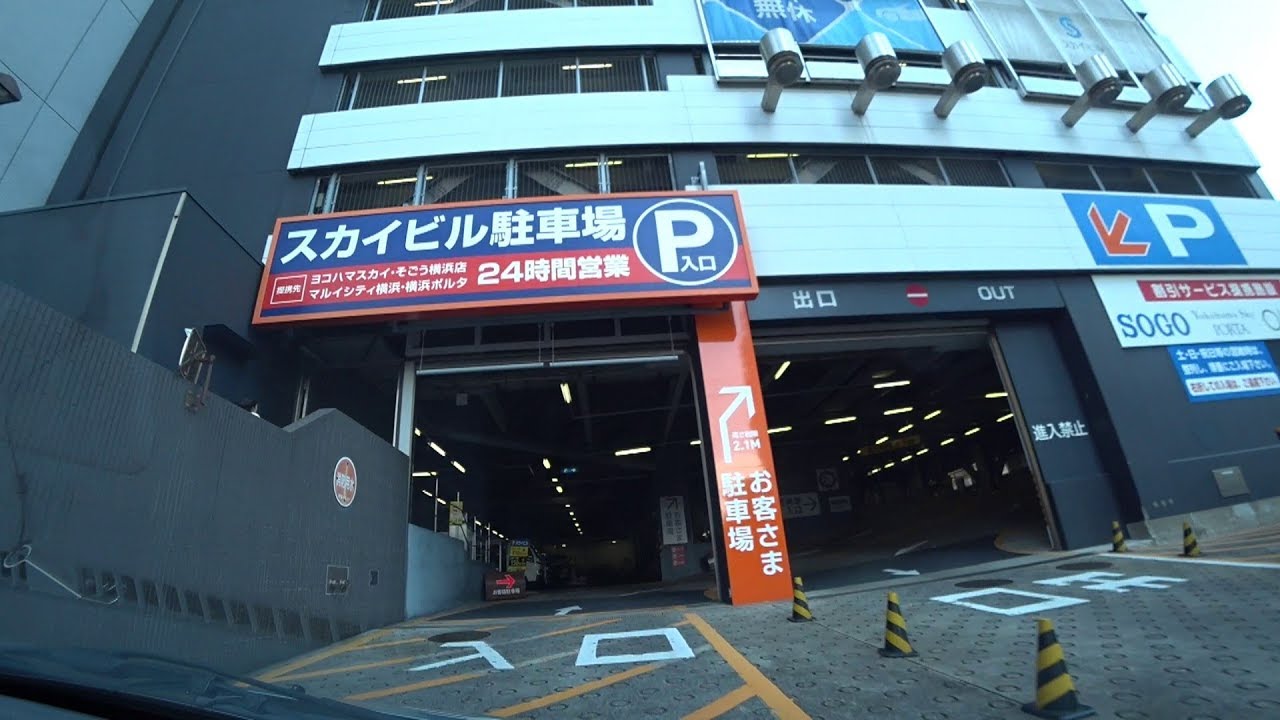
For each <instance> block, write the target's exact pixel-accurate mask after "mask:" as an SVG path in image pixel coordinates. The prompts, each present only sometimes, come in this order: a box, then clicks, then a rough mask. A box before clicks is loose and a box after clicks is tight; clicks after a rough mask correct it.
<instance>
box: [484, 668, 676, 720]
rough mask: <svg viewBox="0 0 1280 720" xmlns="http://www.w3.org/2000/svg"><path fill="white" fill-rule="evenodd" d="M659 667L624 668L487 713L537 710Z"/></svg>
mask: <svg viewBox="0 0 1280 720" xmlns="http://www.w3.org/2000/svg"><path fill="white" fill-rule="evenodd" d="M659 667H661V665H659V664H657V663H653V664H650V665H641V666H640V667H635V668H631V669H630V670H624V671H622V672H620V673H617V674H614V675H610V676H608V677H605V678H601V679H599V680H592V681H591V682H588V683H583V684H581V685H578V686H576V687H571V688H569V689H567V690H561V691H560V692H556V693H551V694H550V695H545V696H543V697H540V698H534V699H533V700H526V701H524V702H522V703H516V704H515V705H508V706H507V707H504V708H497V709H495V710H490V711H489V712H488V714H489V715H492V716H494V717H499V718H508V717H511V716H512V715H519V714H520V713H526V712H529V711H530V710H537V709H539V708H544V707H546V706H548V705H554V704H556V703H558V702H562V701H565V700H570V699H572V698H576V697H578V696H580V695H586V694H587V693H589V692H594V691H596V690H600V689H602V688H607V687H609V686H610V685H615V684H617V683H620V682H624V681H626V680H630V679H631V678H633V677H637V676H640V675H644V674H645V673H648V672H653V671H654V670H657V669H658V668H659Z"/></svg>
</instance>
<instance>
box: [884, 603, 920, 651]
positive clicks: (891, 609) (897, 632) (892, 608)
mask: <svg viewBox="0 0 1280 720" xmlns="http://www.w3.org/2000/svg"><path fill="white" fill-rule="evenodd" d="M917 654H918V653H916V651H915V650H912V649H911V641H910V640H908V639H907V619H906V618H904V617H902V608H901V607H899V606H898V593H896V592H891V593H889V603H888V607H886V608H885V611H884V647H882V648H880V656H881V657H887V658H904V657H915V656H916V655H917Z"/></svg>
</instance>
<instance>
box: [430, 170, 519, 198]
mask: <svg viewBox="0 0 1280 720" xmlns="http://www.w3.org/2000/svg"><path fill="white" fill-rule="evenodd" d="M425 180H426V191H425V192H424V193H423V197H422V204H423V205H435V204H438V203H451V202H466V201H469V200H497V199H500V198H503V197H505V196H506V194H507V163H505V162H493V163H479V164H459V165H431V164H428V165H427V174H426V176H425Z"/></svg>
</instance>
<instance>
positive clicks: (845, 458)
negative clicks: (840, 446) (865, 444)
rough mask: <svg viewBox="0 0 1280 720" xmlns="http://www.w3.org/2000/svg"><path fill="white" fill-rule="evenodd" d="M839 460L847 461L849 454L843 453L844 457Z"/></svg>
mask: <svg viewBox="0 0 1280 720" xmlns="http://www.w3.org/2000/svg"><path fill="white" fill-rule="evenodd" d="M840 460H841V461H842V462H849V456H848V455H845V456H844V457H842V458H840Z"/></svg>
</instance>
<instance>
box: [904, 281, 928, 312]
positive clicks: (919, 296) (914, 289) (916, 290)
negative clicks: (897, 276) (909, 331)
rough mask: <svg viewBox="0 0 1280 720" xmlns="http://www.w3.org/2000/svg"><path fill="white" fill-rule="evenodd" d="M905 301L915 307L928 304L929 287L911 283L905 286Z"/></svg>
mask: <svg viewBox="0 0 1280 720" xmlns="http://www.w3.org/2000/svg"><path fill="white" fill-rule="evenodd" d="M907 302H909V303H911V304H912V305H915V306H916V307H924V306H925V305H928V304H929V289H928V288H926V287H925V286H923V285H919V284H915V283H913V284H911V285H908V286H907Z"/></svg>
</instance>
